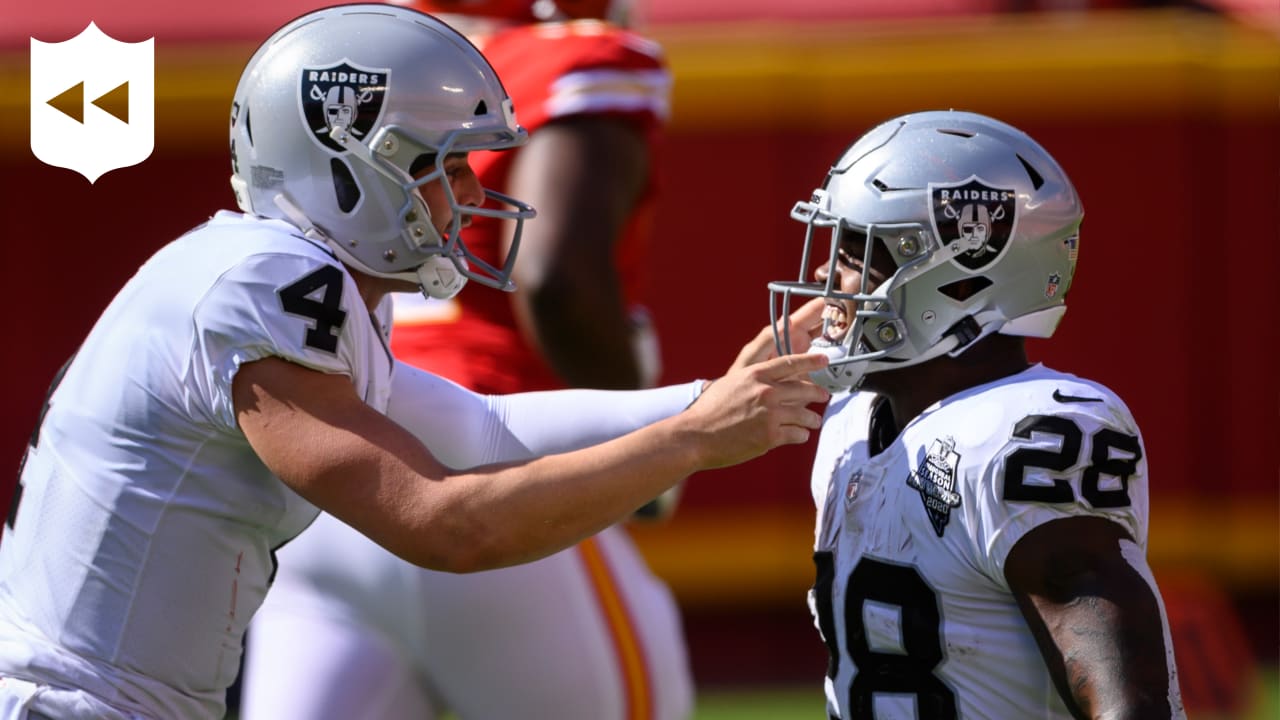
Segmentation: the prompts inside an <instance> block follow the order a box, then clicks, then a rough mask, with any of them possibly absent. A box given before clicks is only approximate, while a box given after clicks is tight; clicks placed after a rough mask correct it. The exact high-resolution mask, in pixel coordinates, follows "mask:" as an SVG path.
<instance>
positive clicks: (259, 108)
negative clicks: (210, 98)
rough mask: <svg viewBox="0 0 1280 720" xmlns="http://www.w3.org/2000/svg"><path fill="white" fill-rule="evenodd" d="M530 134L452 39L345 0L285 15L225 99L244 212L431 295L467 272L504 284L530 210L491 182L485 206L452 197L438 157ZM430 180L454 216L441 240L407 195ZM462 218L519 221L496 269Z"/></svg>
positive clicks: (436, 27)
mask: <svg viewBox="0 0 1280 720" xmlns="http://www.w3.org/2000/svg"><path fill="white" fill-rule="evenodd" d="M527 139H528V135H527V133H526V132H525V130H524V128H522V127H520V126H519V125H518V124H517V123H516V118H515V111H514V109H513V108H512V104H511V98H510V97H508V96H507V92H506V90H505V89H504V88H503V86H502V82H501V81H500V80H499V78H498V76H497V74H496V73H495V72H494V70H493V68H492V67H490V66H489V63H488V61H487V60H485V58H484V56H483V55H481V54H480V52H479V51H478V50H476V48H475V47H474V46H473V45H472V44H471V43H470V42H469V41H468V40H467V39H466V38H464V37H463V36H462V35H461V34H459V33H458V32H456V31H455V30H454V29H452V28H450V27H449V26H448V25H446V24H444V23H442V22H440V21H439V20H437V19H435V18H433V17H431V16H430V15H426V14H424V13H420V12H417V11H414V10H409V9H407V8H400V7H394V6H390V5H383V4H366V5H342V6H337V7H330V8H326V9H323V10H318V11H316V12H312V13H309V14H307V15H303V16H302V17H299V18H297V19H296V20H294V21H292V22H290V23H289V24H287V25H285V26H284V27H282V28H281V29H280V30H278V31H276V33H275V34H273V35H272V36H271V37H270V38H269V39H268V40H267V41H266V42H265V43H263V45H262V46H261V47H260V48H259V49H258V51H257V52H256V53H255V54H254V55H253V57H252V58H251V59H250V60H249V63H248V65H247V66H246V67H245V70H244V73H243V74H242V75H241V77H240V83H239V86H238V87H237V88H236V92H235V99H234V102H233V104H232V106H231V159H232V163H231V168H232V176H231V185H232V188H233V189H234V190H235V193H236V201H237V202H238V203H239V205H240V208H241V209H242V210H244V211H245V212H249V213H254V214H257V215H261V216H265V217H271V218H279V219H282V220H286V221H288V222H290V223H292V224H294V225H296V226H297V227H298V228H299V229H300V230H302V231H303V232H305V233H306V234H307V235H308V236H311V237H313V238H316V239H318V240H322V241H323V242H325V243H327V244H328V245H329V247H331V248H332V249H333V251H334V253H335V254H336V255H337V256H338V257H339V258H340V259H341V260H342V261H343V262H345V263H347V264H348V265H350V266H352V267H354V268H355V269H357V270H359V271H361V272H364V273H367V274H369V275H375V276H379V277H391V278H398V279H404V280H408V281H411V282H417V283H419V285H420V286H421V287H422V289H423V292H424V293H425V294H427V295H428V296H430V297H452V296H453V295H455V294H456V293H457V292H458V291H459V290H461V289H462V286H463V285H464V284H465V283H466V281H467V278H470V279H472V280H475V281H477V282H480V283H483V284H485V285H488V286H491V287H496V288H501V289H504V290H511V289H514V285H513V284H512V283H511V268H512V265H513V264H514V262H515V258H516V253H517V250H518V249H519V245H520V235H521V233H522V232H523V229H524V228H523V224H524V220H526V219H528V218H531V217H533V215H534V212H533V208H531V207H529V206H528V205H526V204H524V203H522V202H520V201H518V200H515V199H513V198H510V197H507V196H505V195H502V194H500V193H497V192H493V191H489V190H486V191H485V193H486V195H487V196H488V199H489V200H490V201H494V202H486V203H485V206H484V207H479V208H477V207H466V206H461V205H459V204H458V202H457V199H456V198H455V197H454V195H453V192H452V190H451V188H450V186H449V181H448V177H447V176H446V175H445V169H444V161H445V158H446V156H447V155H449V154H450V153H460V152H469V151H472V150H497V149H505V148H511V147H515V146H517V145H520V144H523V143H524V142H525V141H526V140H527ZM424 170H429V172H426V174H425V175H423V176H422V177H420V178H417V179H415V178H414V177H413V175H414V174H415V173H420V172H422V171H424ZM431 182H438V183H440V184H441V186H443V188H444V190H445V195H446V196H447V197H448V198H449V204H450V206H451V208H452V211H453V219H452V221H451V223H450V225H449V226H448V228H447V230H446V231H445V232H444V233H443V234H442V233H440V232H438V231H437V230H436V227H435V225H434V224H433V223H432V220H431V216H430V214H429V213H428V210H427V206H426V203H424V202H423V200H422V197H421V195H420V194H419V192H418V188H419V187H421V186H423V185H426V184H427V183H431ZM495 202H496V203H497V204H498V205H497V206H495V205H494V203H495ZM472 215H483V216H489V217H501V218H509V219H513V220H515V221H516V225H515V237H514V239H513V240H512V242H511V249H510V252H508V253H507V257H506V260H505V262H504V264H503V266H502V267H494V266H492V265H490V264H488V263H486V262H484V261H483V260H481V259H479V258H477V257H475V256H474V255H472V254H471V252H470V251H469V250H468V249H467V246H466V244H465V243H464V242H463V241H462V238H461V234H460V231H461V228H462V224H463V222H464V218H465V217H467V216H472Z"/></svg>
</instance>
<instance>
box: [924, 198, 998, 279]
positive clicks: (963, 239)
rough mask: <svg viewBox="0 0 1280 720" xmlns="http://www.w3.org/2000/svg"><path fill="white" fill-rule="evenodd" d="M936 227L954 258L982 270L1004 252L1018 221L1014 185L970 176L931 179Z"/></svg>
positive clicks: (970, 267)
mask: <svg viewBox="0 0 1280 720" xmlns="http://www.w3.org/2000/svg"><path fill="white" fill-rule="evenodd" d="M929 196H930V197H931V198H932V199H933V214H932V215H931V219H932V221H933V231H934V232H935V233H936V234H937V236H938V241H939V242H940V243H941V244H942V246H943V247H946V248H949V249H950V250H951V254H952V260H954V261H955V262H957V263H959V264H960V265H961V266H963V267H965V268H967V269H969V270H981V269H983V268H985V267H988V266H990V265H992V264H993V263H995V261H996V260H999V259H1000V257H1001V256H1002V255H1004V249H1005V248H1006V247H1008V245H1009V238H1011V237H1013V229H1014V225H1015V223H1016V221H1017V217H1016V213H1017V208H1018V203H1017V195H1016V193H1015V192H1014V190H1013V189H1002V188H995V187H992V186H990V185H988V184H987V183H985V182H983V181H982V180H980V179H979V178H978V177H977V176H971V177H970V178H969V179H967V180H964V181H963V182H960V183H958V184H954V185H939V184H935V183H929Z"/></svg>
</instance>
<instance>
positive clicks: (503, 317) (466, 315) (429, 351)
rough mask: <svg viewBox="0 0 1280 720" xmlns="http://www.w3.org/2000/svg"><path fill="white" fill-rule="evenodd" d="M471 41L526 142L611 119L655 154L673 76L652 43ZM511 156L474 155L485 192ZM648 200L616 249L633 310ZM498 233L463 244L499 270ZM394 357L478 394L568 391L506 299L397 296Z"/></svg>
mask: <svg viewBox="0 0 1280 720" xmlns="http://www.w3.org/2000/svg"><path fill="white" fill-rule="evenodd" d="M475 40H476V44H477V45H478V46H479V47H480V49H481V51H482V52H483V53H484V55H485V57H486V58H488V59H489V62H490V63H491V64H492V65H493V67H494V69H495V70H497V72H498V76H499V77H500V78H502V83H503V85H504V86H505V87H506V89H507V92H508V93H509V94H510V95H511V98H512V101H513V102H514V104H515V109H516V117H517V118H518V119H519V121H520V124H521V125H523V126H524V127H525V128H527V129H528V130H529V134H530V135H531V136H536V135H537V132H538V129H539V128H540V127H542V126H544V125H546V124H547V123H549V122H554V121H555V120H557V119H560V118H568V117H576V116H583V115H607V116H609V117H615V118H622V119H625V120H627V121H629V122H632V123H634V124H635V126H636V127H637V128H638V129H640V130H641V132H642V134H643V135H644V137H645V138H646V139H647V141H648V143H649V147H650V152H651V153H654V152H656V146H657V142H658V139H659V133H660V130H661V128H662V126H663V123H664V122H665V121H666V117H667V114H668V109H669V102H670V87H671V75H670V71H669V69H668V68H667V65H666V59H665V58H664V57H663V55H662V51H661V48H660V47H659V46H658V45H657V44H656V43H654V42H653V41H651V40H647V39H645V38H643V37H641V36H639V35H636V34H635V33H632V32H629V31H627V30H624V29H621V28H619V27H616V26H613V25H609V24H607V23H604V22H601V21H598V20H575V21H570V22H563V23H540V24H531V25H521V26H517V27H511V28H506V29H503V30H500V31H498V32H496V33H494V34H492V35H488V36H485V37H480V38H475ZM517 152H519V150H513V151H507V152H477V153H472V155H471V164H472V167H473V168H475V170H476V173H477V174H478V175H479V177H480V182H481V184H483V185H484V186H485V187H486V188H492V189H494V190H497V191H499V192H504V191H505V190H506V187H507V176H508V173H509V171H510V168H511V163H512V160H513V158H514V155H515V153H517ZM653 200H654V188H653V179H652V174H651V176H650V180H649V186H648V187H647V188H646V190H645V192H644V195H643V198H642V200H641V201H640V203H639V204H638V205H637V208H636V211H635V212H634V213H633V215H632V217H631V218H629V220H628V223H627V227H626V229H625V235H624V237H623V238H622V239H621V240H620V242H619V245H618V246H617V248H616V249H615V257H616V262H617V264H618V276H619V277H620V278H621V280H622V283H623V296H624V300H625V301H626V302H627V304H629V305H630V304H633V303H635V302H636V301H637V299H638V293H639V290H640V284H641V279H642V278H641V277H640V274H641V269H642V268H643V266H644V264H645V252H646V245H647V234H648V233H647V230H648V225H649V216H650V214H651V213H652V209H653ZM533 222H536V220H534V221H533ZM501 232H502V227H501V221H498V220H495V219H493V218H479V217H478V218H475V221H474V223H473V224H472V225H471V227H470V228H468V229H467V230H465V231H464V235H463V239H464V240H465V242H466V243H467V247H468V248H470V249H471V251H472V252H474V253H475V254H476V255H477V256H479V257H481V258H483V259H484V260H486V261H487V262H489V263H491V264H493V265H495V266H501V264H502V263H501V258H500V257H499V254H500V253H501V252H502V238H501V236H500V234H499V233H501ZM516 262H517V263H518V262H520V260H519V256H518V255H517V258H516ZM392 349H393V351H394V352H395V354H396V356H397V357H399V358H401V359H403V360H404V361H405V362H407V363H410V364H412V365H416V366H418V367H421V368H423V369H425V370H428V371H430V372H433V373H436V374H438V375H441V376H444V377H447V378H449V379H451V380H454V381H455V382H458V383H460V384H462V385H464V386H466V387H468V388H471V389H473V390H477V391H479V392H486V393H512V392H520V391H528V390H545V389H552V388H558V387H563V385H564V383H563V382H562V381H561V380H560V379H559V378H558V377H557V376H556V374H555V373H554V372H553V371H552V370H551V368H550V367H549V366H548V365H547V363H546V362H545V361H544V360H543V359H542V357H541V356H540V355H539V354H538V352H537V351H536V350H535V349H534V348H533V347H531V346H530V345H529V344H528V343H527V342H526V341H525V340H524V338H523V337H522V336H521V333H520V330H519V327H518V326H517V324H516V319H515V315H514V313H513V311H512V305H511V297H510V296H509V295H508V294H507V293H504V292H500V291H496V290H492V289H489V288H484V287H480V286H476V287H474V288H468V289H466V290H464V291H463V292H462V293H460V294H459V295H458V296H457V297H455V298H453V299H452V300H447V301H434V300H433V301H427V300H426V299H424V298H421V297H415V296H410V295H397V296H396V316H395V331H394V332H393V333H392Z"/></svg>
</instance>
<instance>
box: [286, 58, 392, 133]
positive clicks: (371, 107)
mask: <svg viewBox="0 0 1280 720" xmlns="http://www.w3.org/2000/svg"><path fill="white" fill-rule="evenodd" d="M390 74H391V71H390V70H388V69H385V68H383V69H374V68H363V67H360V66H358V65H355V64H353V63H352V62H351V61H349V60H343V61H342V62H340V63H338V64H336V65H330V66H329V67H323V68H307V69H304V70H303V71H302V86H301V92H302V98H301V100H302V117H303V121H304V122H306V124H307V127H308V128H310V129H311V133H312V137H314V138H315V140H316V142H318V143H320V144H321V145H323V146H325V147H327V148H329V149H330V150H334V151H336V152H342V150H343V148H342V146H341V145H339V144H338V143H337V142H335V141H334V140H333V138H332V137H330V135H329V133H331V132H332V131H333V129H334V128H338V127H341V128H345V129H346V130H347V131H348V132H350V133H351V134H352V135H353V136H355V138H356V139H357V140H359V141H364V140H366V139H367V138H368V135H369V131H370V130H372V129H373V128H374V127H375V126H376V125H377V124H378V120H379V119H380V118H381V117H382V107H383V105H384V103H383V99H384V98H385V97H386V95H387V81H388V76H389V75H390Z"/></svg>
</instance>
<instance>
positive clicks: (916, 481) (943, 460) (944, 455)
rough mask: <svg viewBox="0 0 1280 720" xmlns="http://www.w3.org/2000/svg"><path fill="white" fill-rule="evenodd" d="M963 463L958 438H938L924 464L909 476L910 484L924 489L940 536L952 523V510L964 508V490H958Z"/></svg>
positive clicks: (927, 507) (923, 496) (926, 506)
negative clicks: (961, 495)
mask: <svg viewBox="0 0 1280 720" xmlns="http://www.w3.org/2000/svg"><path fill="white" fill-rule="evenodd" d="M959 466H960V453H958V452H956V442H955V440H953V439H951V438H947V439H945V440H934V441H933V446H932V447H930V448H929V453H928V454H927V455H925V458H924V464H923V465H921V466H920V467H919V468H917V469H916V470H915V472H913V473H911V474H910V475H908V476H907V485H909V486H911V487H913V488H915V489H916V490H919V491H920V500H921V501H922V502H923V503H924V509H925V512H927V513H929V522H930V523H932V524H933V531H934V532H936V533H937V534H938V537H942V532H943V531H944V530H946V528H947V523H949V522H951V509H952V508H958V507H960V493H958V492H956V468H958V467H959Z"/></svg>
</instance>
